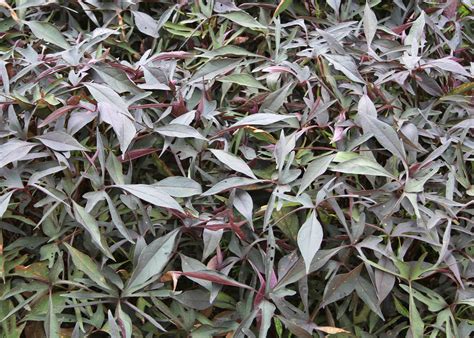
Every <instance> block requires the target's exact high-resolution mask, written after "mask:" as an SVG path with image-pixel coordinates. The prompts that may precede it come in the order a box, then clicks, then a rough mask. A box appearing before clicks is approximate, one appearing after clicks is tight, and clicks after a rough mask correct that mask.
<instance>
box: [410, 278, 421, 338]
mask: <svg viewBox="0 0 474 338" xmlns="http://www.w3.org/2000/svg"><path fill="white" fill-rule="evenodd" d="M409 298H410V308H409V311H410V331H411V334H412V336H413V338H423V333H424V331H425V324H424V323H423V319H421V316H420V313H419V312H418V309H417V308H416V304H415V298H414V297H413V292H412V287H411V285H410V289H409Z"/></svg>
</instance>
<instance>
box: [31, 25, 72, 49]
mask: <svg viewBox="0 0 474 338" xmlns="http://www.w3.org/2000/svg"><path fill="white" fill-rule="evenodd" d="M26 24H27V25H28V27H30V29H31V31H32V32H33V34H34V35H36V37H38V38H40V39H42V40H44V41H46V42H49V43H52V44H53V45H56V46H58V47H61V48H63V49H68V48H70V47H71V46H70V45H69V43H68V42H67V41H66V39H65V38H64V35H63V34H61V32H60V31H59V30H58V29H57V28H56V26H54V25H52V24H50V23H49V22H42V21H28V22H26Z"/></svg>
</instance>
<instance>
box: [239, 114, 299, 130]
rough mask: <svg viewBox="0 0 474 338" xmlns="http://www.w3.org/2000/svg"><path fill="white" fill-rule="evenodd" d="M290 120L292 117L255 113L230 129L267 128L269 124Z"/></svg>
mask: <svg viewBox="0 0 474 338" xmlns="http://www.w3.org/2000/svg"><path fill="white" fill-rule="evenodd" d="M291 118H293V116H285V115H278V114H272V113H257V114H252V115H249V116H246V117H244V118H243V119H241V120H240V121H238V122H237V123H235V124H234V125H232V127H239V126H268V125H269V124H273V123H276V122H280V121H284V120H287V119H291Z"/></svg>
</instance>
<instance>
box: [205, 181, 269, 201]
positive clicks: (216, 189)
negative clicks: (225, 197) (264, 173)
mask: <svg viewBox="0 0 474 338" xmlns="http://www.w3.org/2000/svg"><path fill="white" fill-rule="evenodd" d="M260 182H262V180H258V179H254V178H246V177H231V178H226V179H225V180H222V181H220V182H219V183H217V184H215V185H214V186H213V187H212V188H211V189H209V190H207V191H206V192H204V193H203V194H202V196H211V195H214V194H218V193H220V192H223V191H225V190H229V189H232V188H238V187H243V186H246V185H253V184H256V183H260Z"/></svg>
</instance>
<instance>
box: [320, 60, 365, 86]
mask: <svg viewBox="0 0 474 338" xmlns="http://www.w3.org/2000/svg"><path fill="white" fill-rule="evenodd" d="M324 57H325V58H326V59H327V60H328V61H329V62H330V63H331V64H332V65H333V66H334V68H336V69H337V70H339V71H340V72H342V73H343V74H344V75H345V76H347V77H348V78H349V79H350V80H352V81H354V82H358V83H365V81H364V80H363V79H362V77H361V76H360V74H359V71H358V70H357V66H356V64H355V63H354V60H353V59H352V57H350V56H349V55H335V54H332V55H329V54H325V55H324Z"/></svg>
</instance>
